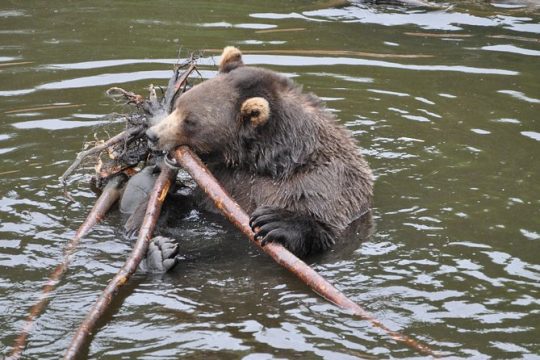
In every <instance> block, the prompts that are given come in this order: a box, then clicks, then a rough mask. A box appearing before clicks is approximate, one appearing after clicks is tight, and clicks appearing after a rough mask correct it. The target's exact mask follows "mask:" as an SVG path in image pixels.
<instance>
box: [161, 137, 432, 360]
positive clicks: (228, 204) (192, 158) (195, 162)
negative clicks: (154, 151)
mask: <svg viewBox="0 0 540 360" xmlns="http://www.w3.org/2000/svg"><path fill="white" fill-rule="evenodd" d="M172 156H173V158H174V159H175V160H176V162H177V163H178V164H180V165H181V166H182V167H183V168H184V169H185V170H186V171H187V172H188V173H189V174H190V175H191V177H192V178H193V180H195V181H196V182H197V184H198V185H199V186H200V187H201V189H203V190H204V192H205V193H206V194H207V195H208V196H209V197H210V198H211V199H212V200H213V201H214V203H215V205H216V207H217V208H218V209H219V210H220V211H221V212H222V213H223V215H224V216H225V217H226V218H227V219H228V220H229V221H230V222H232V223H233V224H234V225H235V226H236V227H237V228H238V229H240V231H242V232H243V233H244V234H245V235H246V236H247V237H248V238H249V240H251V242H253V243H254V244H255V245H257V246H259V247H260V248H261V249H262V250H263V251H264V252H266V253H267V254H268V255H270V256H271V257H272V258H273V259H274V260H275V261H276V262H277V263H278V264H280V265H281V266H283V267H285V268H286V269H288V270H289V271H291V272H292V273H293V274H294V275H296V276H297V277H298V278H299V279H300V280H302V281H303V282H304V283H305V284H307V285H308V286H309V287H311V288H312V289H313V291H315V292H316V293H317V294H319V295H320V296H322V297H323V298H325V299H326V300H328V301H330V302H331V303H333V304H335V305H337V306H339V307H341V308H343V309H345V310H349V311H351V312H352V313H353V314H354V315H356V316H358V317H360V318H362V319H364V320H367V321H369V322H370V323H371V324H372V325H373V326H375V327H377V328H379V329H381V330H383V331H384V332H385V333H386V334H387V335H389V336H390V337H391V338H393V339H394V340H396V341H399V342H402V343H404V344H405V345H407V346H409V347H411V348H412V349H414V350H417V351H419V352H421V353H423V354H428V355H436V354H435V352H434V351H433V350H432V349H431V348H430V347H428V346H427V345H425V344H422V343H420V342H419V341H417V340H415V339H413V338H410V337H408V336H406V335H404V334H401V333H399V332H397V331H393V330H391V329H389V328H388V327H386V325H384V324H383V323H381V322H380V321H379V320H377V319H375V318H374V317H373V315H371V314H370V313H369V312H367V311H366V310H364V309H363V308H362V307H361V306H360V305H358V304H356V303H355V302H353V301H352V300H350V299H349V298H347V297H346V296H345V295H344V294H343V293H342V292H340V291H339V290H338V289H336V288H335V287H334V286H333V285H332V284H330V283H329V282H328V281H326V280H325V279H324V278H323V277H322V276H321V275H319V274H318V273H317V272H316V271H315V270H313V269H312V268H311V267H310V266H308V265H307V264H306V263H305V262H303V261H302V260H300V259H298V258H297V257H296V256H294V255H293V254H292V253H290V252H289V251H288V250H287V249H285V248H284V247H283V246H282V245H280V244H278V243H270V244H267V245H266V246H264V247H261V245H260V243H259V242H258V241H256V240H255V238H254V235H255V234H254V233H253V231H252V230H251V228H250V226H249V217H248V215H247V214H246V213H245V212H244V211H243V210H242V209H241V208H240V206H239V205H238V204H237V203H236V202H235V201H234V200H233V199H232V198H231V197H230V196H229V195H228V194H227V193H226V192H225V190H224V189H223V188H222V187H221V185H220V184H219V183H218V181H217V180H216V179H215V178H214V176H213V175H212V174H211V173H210V171H209V170H208V169H207V168H206V166H205V165H204V164H203V163H202V161H201V160H200V159H199V158H198V157H197V155H195V154H194V153H193V152H192V151H191V150H190V149H189V148H187V147H185V146H181V147H179V148H177V149H176V150H175V151H174V152H173V153H172Z"/></svg>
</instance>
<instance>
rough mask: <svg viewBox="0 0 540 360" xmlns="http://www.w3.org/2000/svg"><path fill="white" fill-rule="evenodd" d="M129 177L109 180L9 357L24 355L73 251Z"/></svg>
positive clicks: (51, 277) (30, 314) (116, 198)
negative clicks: (38, 318) (33, 328)
mask: <svg viewBox="0 0 540 360" xmlns="http://www.w3.org/2000/svg"><path fill="white" fill-rule="evenodd" d="M127 178H128V177H127V176H126V175H125V174H123V173H121V174H119V175H117V176H115V177H113V178H112V179H110V180H109V182H108V183H107V185H106V186H105V188H104V189H103V192H102V193H101V195H100V197H99V198H98V199H97V200H96V203H95V205H94V207H93V208H92V210H90V213H89V214H88V216H87V217H86V220H85V221H84V222H83V223H82V224H81V226H80V227H79V229H78V230H77V232H76V233H75V236H74V237H73V238H72V239H71V241H70V242H69V243H68V244H67V245H66V247H65V249H64V257H63V259H62V262H61V263H60V264H58V265H57V266H56V268H55V269H54V271H53V272H51V274H50V275H49V279H48V280H47V283H46V284H45V286H44V287H43V290H42V291H41V295H40V297H39V300H38V301H37V302H36V303H35V304H34V305H33V306H32V308H31V309H30V313H29V314H28V317H27V318H26V323H25V324H24V326H23V329H22V330H21V332H20V334H19V336H18V337H17V339H16V340H15V344H14V345H13V349H12V350H11V353H10V355H9V357H8V359H11V360H15V359H19V358H20V356H21V355H22V352H23V350H24V348H25V346H26V340H27V339H28V335H29V334H30V331H31V330H32V327H33V325H34V320H35V319H36V318H37V317H38V316H39V315H40V314H41V313H42V312H43V309H44V308H45V305H47V302H48V300H49V295H50V293H51V292H52V291H53V290H54V289H55V287H56V285H58V283H59V282H60V279H61V278H62V276H63V275H64V274H65V272H66V270H67V268H68V266H69V263H70V261H71V257H72V255H73V252H74V251H75V249H76V248H77V245H78V244H79V242H80V240H81V238H82V237H83V236H85V235H86V234H88V232H89V231H90V229H91V228H92V227H93V226H94V225H95V224H97V223H98V222H100V221H101V220H102V219H103V217H104V216H105V214H106V213H107V211H109V209H110V208H111V206H112V205H113V204H114V203H115V202H116V201H117V200H118V199H119V198H120V194H121V192H122V187H123V186H124V184H125V182H126V180H127Z"/></svg>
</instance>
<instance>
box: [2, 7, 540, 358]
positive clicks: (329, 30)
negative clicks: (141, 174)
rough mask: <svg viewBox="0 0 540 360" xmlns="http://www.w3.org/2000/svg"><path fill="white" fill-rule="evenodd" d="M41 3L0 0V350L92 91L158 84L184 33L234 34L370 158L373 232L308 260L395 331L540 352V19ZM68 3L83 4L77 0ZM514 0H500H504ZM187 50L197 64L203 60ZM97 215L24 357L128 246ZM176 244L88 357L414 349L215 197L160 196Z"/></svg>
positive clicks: (77, 184)
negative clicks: (325, 296)
mask: <svg viewBox="0 0 540 360" xmlns="http://www.w3.org/2000/svg"><path fill="white" fill-rule="evenodd" d="M373 3H377V2H366V3H364V2H356V3H354V4H353V5H350V4H348V5H342V6H337V7H335V8H333V7H332V5H331V4H330V5H328V3H326V2H324V1H320V2H315V3H310V4H307V3H306V4H291V3H289V2H281V1H279V2H277V3H273V4H272V5H273V6H272V7H271V8H269V7H268V6H266V3H262V2H252V3H250V4H246V3H241V2H238V3H235V2H228V3H220V4H215V3H214V2H204V1H203V2H196V3H194V2H191V3H180V2H173V3H171V2H165V1H157V2H152V3H145V2H125V1H117V2H113V3H105V2H102V1H98V2H94V3H93V4H92V6H86V7H85V6H71V5H69V4H67V5H66V4H65V3H63V2H58V1H50V2H47V6H44V5H43V4H42V3H39V2H33V1H29V2H21V3H14V2H8V3H5V4H2V5H0V19H2V21H1V22H0V39H1V41H0V44H1V45H0V79H1V80H2V81H1V82H0V99H1V100H2V101H1V102H0V113H1V114H2V121H1V122H0V154H1V156H2V160H3V161H2V166H1V167H0V175H1V176H0V183H1V188H0V189H1V191H0V273H1V274H2V275H0V333H2V336H1V337H0V352H1V353H7V352H8V351H9V349H10V347H11V345H12V343H13V340H14V339H15V337H16V334H17V333H18V331H20V329H21V327H22V325H23V322H24V319H25V316H26V315H27V312H28V310H29V308H30V306H31V305H32V304H33V303H34V302H35V301H36V299H37V298H38V291H39V290H40V289H41V287H42V286H43V284H44V281H45V279H46V276H47V274H48V272H49V271H51V270H52V269H53V268H54V266H55V265H56V264H57V263H58V262H59V260H60V258H61V254H62V246H63V244H65V243H66V242H67V241H68V240H69V239H70V238H71V237H72V236H73V234H74V230H75V229H76V228H77V226H78V225H79V224H80V223H81V222H82V220H83V219H84V217H85V215H86V213H87V212H88V210H89V209H90V207H91V206H92V203H93V201H94V199H95V196H94V194H93V193H92V192H91V191H90V190H89V187H88V185H87V180H88V175H87V174H89V173H90V172H91V171H92V169H87V171H86V172H84V173H83V174H81V175H79V176H77V177H74V182H73V183H72V184H71V190H72V195H73V196H74V197H75V199H76V200H78V203H76V204H73V203H68V202H67V200H66V199H65V198H64V197H63V196H62V189H61V187H60V185H59V184H58V181H57V179H58V176H59V175H60V174H62V173H63V172H64V170H65V168H66V167H67V166H68V165H69V163H70V162H71V161H72V160H73V158H74V156H75V154H76V152H77V151H79V150H80V149H81V147H82V143H83V141H85V140H94V137H96V138H97V139H103V138H105V137H107V136H108V135H107V134H109V135H110V134H111V133H115V132H118V131H120V129H121V128H122V124H121V123H115V122H113V121H111V120H110V119H109V118H108V117H104V115H106V114H110V113H114V112H123V111H125V110H126V109H125V108H124V107H122V106H119V105H118V104H115V103H113V102H112V101H110V100H109V99H107V98H106V97H105V96H104V91H105V90H106V89H107V88H108V87H110V86H112V85H116V84H121V85H120V86H122V87H125V88H127V89H132V90H134V91H136V92H139V93H143V92H145V91H146V90H145V89H146V87H147V86H148V85H149V84H150V83H154V84H159V85H164V84H165V82H166V79H168V78H169V76H170V68H171V66H172V65H173V64H175V63H176V62H177V53H178V51H179V48H180V47H181V48H180V56H181V57H185V56H187V55H188V53H189V50H188V49H193V50H203V49H220V48H222V47H223V46H225V45H237V46H240V47H241V48H242V49H243V50H244V52H245V53H246V54H247V55H246V57H245V59H246V62H247V63H249V64H252V65H258V66H264V67H267V68H271V69H274V70H277V71H280V72H283V73H285V74H287V75H288V76H290V77H294V78H295V80H296V81H298V82H299V83H301V84H303V86H304V89H306V90H307V91H313V92H315V93H317V94H318V95H319V96H320V97H321V98H323V99H324V100H325V101H326V103H327V107H328V108H329V110H330V111H333V112H334V113H336V115H337V116H338V117H339V118H340V119H341V122H342V123H343V124H344V125H345V126H347V128H349V129H350V130H351V131H352V133H353V134H354V136H355V137H356V139H357V140H358V142H359V143H360V144H361V146H362V147H363V148H364V153H365V154H366V156H367V157H368V159H369V161H370V164H371V165H372V167H373V168H374V171H375V174H376V176H377V182H376V196H375V209H374V212H373V214H374V222H375V232H374V234H373V235H372V236H371V238H369V239H368V240H366V241H364V242H361V243H359V242H354V241H353V242H348V243H345V242H344V243H342V244H340V245H339V246H338V247H336V248H335V249H334V250H333V251H332V252H330V253H328V254H325V255H323V256H321V257H319V258H317V259H313V260H312V262H313V264H312V265H313V266H314V267H315V268H316V269H317V270H318V271H320V272H321V273H322V274H323V275H324V276H325V277H326V278H328V279H329V280H330V281H331V282H333V283H335V284H337V285H338V288H340V289H341V290H342V291H343V292H344V293H345V294H347V295H349V296H350V297H351V298H353V299H354V300H356V301H358V302H359V303H361V304H363V305H364V306H365V307H366V308H367V309H368V310H369V311H370V312H372V313H373V314H375V316H376V317H377V318H379V319H380V320H382V321H383V322H384V323H385V324H386V325H387V326H389V327H390V328H392V329H395V330H399V331H402V332H404V333H406V334H408V335H411V336H413V337H415V338H418V339H420V340H422V341H424V342H426V343H428V344H430V346H431V347H433V348H434V349H436V350H439V351H441V352H442V353H445V354H452V355H453V356H455V357H460V358H467V357H469V358H490V357H495V358H520V357H525V358H535V357H536V358H538V355H537V354H539V353H540V345H539V343H538V330H537V328H538V314H539V312H540V300H539V295H538V294H539V284H540V262H539V260H538V254H539V250H540V248H539V241H540V220H539V219H540V213H539V212H540V211H539V209H540V197H539V195H538V194H540V183H539V182H538V176H539V174H540V163H539V162H538V159H537V157H538V154H539V153H540V124H539V119H538V114H539V113H540V93H539V88H538V83H539V82H538V80H539V75H540V72H539V70H540V68H539V67H538V66H537V65H538V61H537V59H538V56H539V54H540V36H539V34H540V24H539V20H540V17H539V15H538V11H537V10H535V9H537V8H535V7H534V6H532V5H530V4H528V5H527V6H523V5H519V4H518V5H519V6H515V5H516V4H515V3H514V2H509V1H506V2H501V1H499V2H497V4H496V5H497V6H492V5H489V4H487V3H486V2H482V4H480V3H479V2H474V1H472V2H459V3H456V4H454V5H453V6H448V4H445V3H443V2H438V3H437V4H436V5H437V6H435V7H415V6H402V5H387V4H386V5H381V4H379V5H376V4H373ZM79 5H80V4H79ZM510 5H511V6H510ZM217 54H218V52H217V51H214V50H206V51H204V52H203V54H202V58H201V64H202V68H203V71H202V76H203V77H204V78H209V77H212V76H214V75H215V71H216V69H215V66H214V64H215V62H216V61H217V59H216V58H214V57H213V56H214V55H217ZM120 224H121V219H120V216H119V215H118V214H116V213H113V214H111V216H109V217H108V218H107V219H106V220H105V221H104V222H103V223H102V224H100V225H98V226H97V227H96V228H95V230H94V231H93V232H92V233H91V234H90V235H89V236H87V237H86V238H85V239H84V240H83V241H82V243H81V245H80V248H79V250H78V252H77V253H76V255H75V257H74V260H73V263H72V265H71V270H70V271H69V272H68V274H67V276H66V278H65V279H64V280H63V281H62V282H61V283H60V285H59V287H58V288H57V290H56V291H55V292H54V293H53V294H52V296H51V301H50V303H49V305H48V307H47V310H46V311H45V312H44V313H43V314H42V315H41V316H40V317H39V318H38V320H37V322H36V324H35V327H34V329H33V331H32V334H31V337H30V339H29V346H28V348H27V350H26V353H25V354H26V356H27V357H28V358H39V359H48V358H51V359H52V358H58V356H59V354H61V353H62V352H63V351H64V349H65V348H66V346H67V345H68V342H69V340H70V337H71V335H72V332H73V330H74V329H75V328H76V326H77V325H78V323H79V322H80V321H81V320H82V317H83V316H84V314H85V313H86V311H87V310H88V308H89V306H90V305H91V304H92V303H93V302H94V300H95V299H96V297H97V296H98V294H99V292H100V291H101V289H102V288H103V287H104V285H105V284H106V283H107V281H108V280H109V279H110V278H111V277H112V275H113V274H114V273H115V272H116V271H117V269H118V268H119V267H120V266H121V264H122V263H123V260H124V259H125V258H126V256H127V254H128V253H129V250H130V244H129V242H127V241H125V240H124V238H123V236H122V234H121V231H120ZM162 232H163V233H166V234H169V235H173V236H175V237H176V238H178V239H179V242H180V248H181V249H182V254H183V257H184V260H183V261H182V263H181V265H180V266H179V267H178V268H177V269H176V270H175V271H174V272H173V273H171V274H167V275H164V276H158V277H155V276H148V275H146V274H142V273H141V274H137V275H136V276H135V278H134V279H133V281H132V282H130V283H129V285H128V287H127V288H126V289H125V290H124V291H123V292H122V294H121V297H122V301H121V302H122V303H121V304H120V302H118V303H117V304H116V308H115V310H114V314H110V316H109V318H108V320H107V324H106V325H105V326H104V327H103V328H101V329H100V331H99V332H98V333H97V335H96V337H95V339H94V342H93V343H92V345H91V348H90V350H89V351H90V356H91V357H92V358H119V357H127V358H140V359H156V358H178V357H180V356H184V357H192V358H200V357H203V356H211V357H216V356H218V357H219V358H235V359H236V358H246V359H267V358H273V357H276V358H292V357H297V356H302V357H307V358H314V357H315V358H316V357H318V358H328V359H334V358H339V359H348V358H351V359H352V358H365V357H368V358H369V357H375V358H385V357H390V356H392V357H413V356H416V355H418V354H415V353H414V352H413V351H412V350H410V349H408V348H403V346H402V345H400V344H397V343H395V342H394V341H393V340H391V339H389V338H388V337H387V336H385V335H384V334H382V333H381V332H380V331H378V330H377V329H374V328H372V327H371V326H370V325H369V324H368V323H366V322H363V321H358V320H356V319H353V318H351V317H349V316H347V315H346V314H343V313H342V312H341V311H339V310H338V309H336V308H335V307H334V306H332V305H330V304H327V303H325V302H324V301H323V300H321V299H320V298H318V297H317V296H316V295H314V294H312V293H311V292H310V291H309V290H308V289H306V287H305V286H303V285H301V284H300V283H299V282H298V281H297V280H296V279H295V278H294V277H292V276H291V275H289V274H288V273H287V272H286V271H285V270H282V269H280V268H278V267H277V265H275V264H274V263H273V262H272V261H271V260H269V259H268V258H267V257H266V256H264V255H262V254H260V253H259V252H258V251H257V250H256V249H254V248H253V247H251V246H250V245H249V243H248V242H247V241H246V240H245V239H243V238H242V237H241V236H240V235H239V234H238V233H237V232H236V231H235V230H234V229H232V228H231V227H230V226H229V225H228V224H227V223H226V222H225V221H223V220H222V219H220V218H219V217H214V216H206V215H204V214H200V213H197V212H192V213H190V214H189V215H188V216H187V217H184V218H181V216H170V217H169V218H168V219H167V221H166V223H165V224H164V227H163V229H162Z"/></svg>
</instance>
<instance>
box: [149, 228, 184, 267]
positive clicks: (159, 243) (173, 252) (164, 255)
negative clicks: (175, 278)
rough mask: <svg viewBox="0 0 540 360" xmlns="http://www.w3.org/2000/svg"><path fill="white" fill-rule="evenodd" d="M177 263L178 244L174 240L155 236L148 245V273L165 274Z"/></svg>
mask: <svg viewBox="0 0 540 360" xmlns="http://www.w3.org/2000/svg"><path fill="white" fill-rule="evenodd" d="M177 263H178V244H177V243H176V241H175V240H174V239H170V238H166V237H163V236H156V237H155V238H153V239H152V241H151V242H150V244H149V245H148V252H147V253H146V268H147V271H148V272H150V273H165V272H167V271H169V270H171V269H172V268H173V267H174V266H175V265H176V264H177Z"/></svg>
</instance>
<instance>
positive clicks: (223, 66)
mask: <svg viewBox="0 0 540 360" xmlns="http://www.w3.org/2000/svg"><path fill="white" fill-rule="evenodd" d="M243 65H244V62H243V61H242V53H241V52H240V50H238V49H237V48H235V47H234V46H227V47H226V48H225V49H223V53H222V54H221V59H220V60H219V72H220V73H228V72H229V71H232V70H234V69H236V68H237V67H240V66H243Z"/></svg>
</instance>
